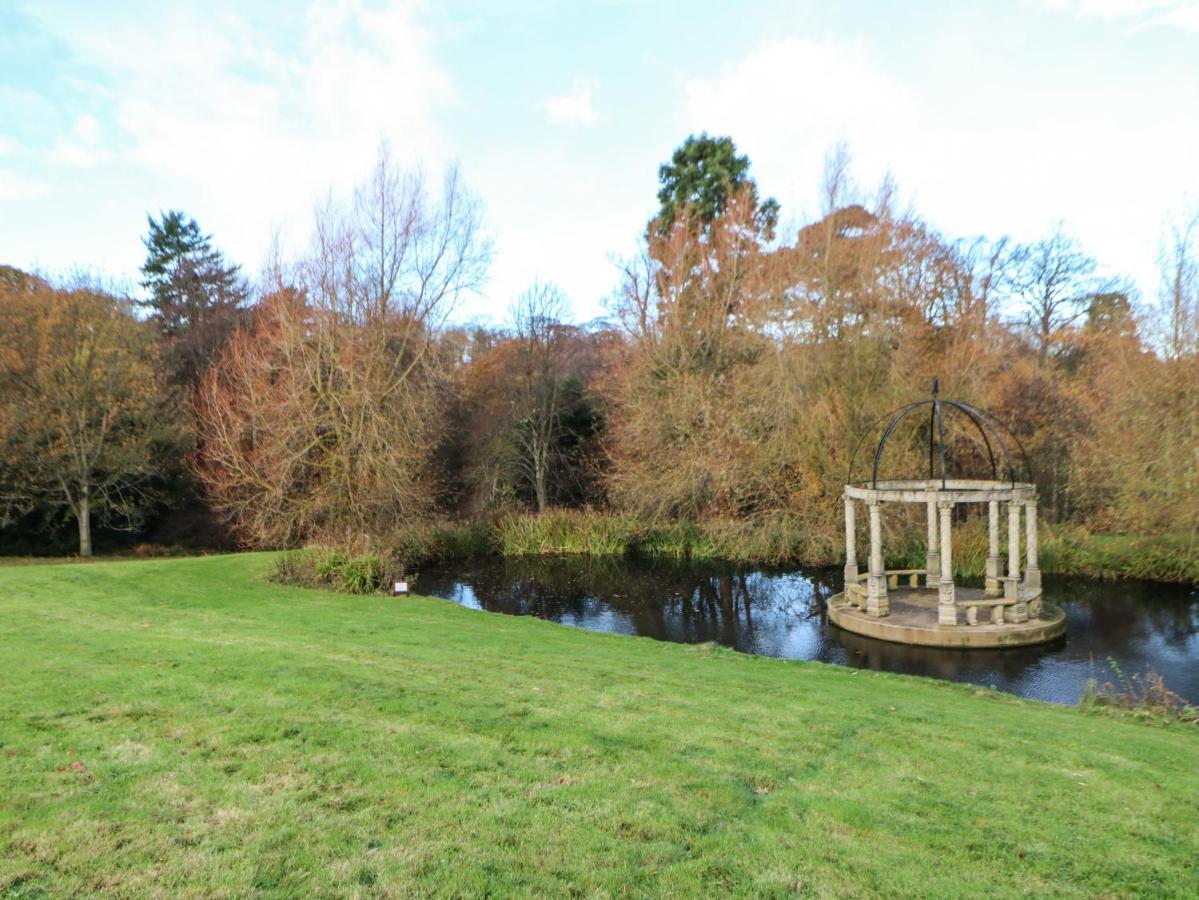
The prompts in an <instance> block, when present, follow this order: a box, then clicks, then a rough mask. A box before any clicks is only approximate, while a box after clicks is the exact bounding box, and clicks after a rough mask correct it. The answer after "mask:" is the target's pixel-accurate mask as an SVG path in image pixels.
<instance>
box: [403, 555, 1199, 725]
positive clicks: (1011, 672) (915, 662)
mask: <svg viewBox="0 0 1199 900" xmlns="http://www.w3.org/2000/svg"><path fill="white" fill-rule="evenodd" d="M416 589H417V590H419V591H420V592H421V593H422V594H432V595H434V596H439V597H445V598H447V599H449V600H453V601H454V602H456V603H460V604H462V605H463V606H469V607H472V608H474V609H485V610H490V611H493V612H502V613H509V614H512V615H531V616H537V617H539V618H542V619H548V620H550V621H552V622H560V623H561V624H563V625H573V626H576V627H579V628H588V629H592V630H594V631H612V632H617V633H619V634H630V635H642V636H645V637H652V638H657V639H658V640H665V641H676V642H680V643H687V644H694V643H703V642H709V641H715V642H716V643H718V644H721V645H723V646H725V647H732V648H734V649H737V650H741V651H743V652H745V653H757V654H761V655H763V656H778V657H784V658H787V659H815V660H820V661H822V662H829V663H836V664H837V665H843V666H855V667H858V668H864V669H877V670H885V671H888V672H906V673H909V674H913V675H928V676H932V677H934V678H945V679H948V680H950V681H963V682H968V683H971V684H978V685H983V686H986V687H996V688H999V689H1000V690H1004V691H1009V692H1011V693H1013V694H1019V695H1020V696H1022V697H1031V698H1035V699H1038V700H1048V701H1051V702H1054V703H1076V702H1077V701H1078V699H1079V697H1080V696H1081V695H1082V692H1083V690H1084V688H1085V686H1086V683H1087V679H1088V678H1096V679H1097V680H1098V681H1099V683H1100V684H1102V683H1103V682H1104V681H1107V680H1114V675H1113V673H1112V669H1111V667H1110V664H1109V662H1108V660H1109V658H1111V659H1114V660H1115V661H1116V663H1117V664H1118V665H1119V666H1120V668H1121V669H1122V670H1123V671H1124V673H1126V674H1127V675H1131V674H1133V673H1145V672H1149V671H1154V672H1157V673H1158V674H1160V675H1162V676H1163V678H1164V679H1165V683H1166V686H1167V687H1169V688H1170V689H1171V690H1173V691H1174V692H1175V693H1177V694H1180V695H1181V696H1182V697H1184V698H1185V699H1186V700H1187V701H1189V702H1191V703H1195V704H1199V592H1196V591H1194V590H1192V589H1190V588H1186V587H1179V586H1176V585H1161V584H1150V583H1144V582H1119V583H1112V582H1097V581H1090V580H1087V579H1078V578H1055V577H1052V576H1047V577H1046V578H1045V597H1046V599H1047V600H1049V601H1050V602H1052V603H1056V604H1057V605H1059V606H1061V607H1063V608H1064V609H1065V610H1066V617H1067V632H1066V637H1065V638H1064V639H1062V640H1060V641H1057V642H1055V643H1052V644H1046V645H1043V646H1039V647H1023V648H1014V649H1009V650H945V649H940V648H928V647H907V646H903V645H899V644H891V643H887V642H884V641H876V640H872V639H870V638H864V637H860V636H858V635H854V634H849V633H848V632H845V631H841V630H840V629H838V628H837V627H835V626H831V625H829V623H828V619H827V618H826V617H825V613H824V601H825V600H826V599H827V598H828V597H829V596H831V595H832V594H834V593H837V592H838V591H839V590H840V589H841V575H840V573H839V572H833V571H830V570H827V569H803V568H761V567H749V566H739V565H736V564H731V563H713V562H685V563H678V562H665V561H656V560H638V559H608V558H603V559H592V558H538V559H502V558H487V559H479V560H468V561H460V562H456V563H452V564H447V565H444V566H440V567H437V568H431V569H426V570H425V571H423V572H422V573H421V574H420V577H419V579H418V582H417V584H416Z"/></svg>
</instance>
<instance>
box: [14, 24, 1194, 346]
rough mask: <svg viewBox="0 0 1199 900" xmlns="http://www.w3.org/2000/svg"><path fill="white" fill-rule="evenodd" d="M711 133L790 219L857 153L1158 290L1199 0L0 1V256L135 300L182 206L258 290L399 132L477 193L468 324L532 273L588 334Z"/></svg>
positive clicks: (495, 313) (935, 200)
mask: <svg viewBox="0 0 1199 900" xmlns="http://www.w3.org/2000/svg"><path fill="white" fill-rule="evenodd" d="M701 131H707V132H709V133H712V134H720V135H725V134H727V135H729V136H731V137H732V138H733V140H734V141H735V142H736V144H737V146H738V148H739V149H740V150H741V151H742V152H744V153H746V154H747V155H748V156H749V158H750V161H751V174H752V175H753V176H754V177H755V178H756V180H757V182H758V185H759V189H760V191H761V193H762V194H763V195H769V196H774V197H776V198H777V199H778V200H779V202H780V203H781V204H782V208H783V220H784V222H785V223H787V224H788V227H791V228H794V227H796V225H797V224H798V223H800V222H803V221H806V220H810V219H811V218H812V217H813V216H814V215H815V213H816V212H817V210H818V209H819V199H818V197H819V184H820V177H821V172H822V166H823V159H824V157H825V155H826V154H827V153H828V152H829V150H830V148H831V147H833V146H835V145H837V144H839V143H843V144H845V145H847V146H848V148H849V150H850V153H851V154H852V157H853V160H854V172H855V176H856V179H857V180H858V181H859V182H860V183H862V184H863V185H867V186H869V185H872V184H876V183H878V182H879V181H880V180H881V179H882V178H883V177H884V175H886V174H888V173H889V174H890V175H891V176H892V177H893V178H894V180H895V181H896V183H897V184H898V187H899V191H900V196H901V198H902V199H903V200H904V201H905V202H907V203H910V204H911V205H912V206H913V207H914V208H915V209H916V210H917V211H918V212H919V213H920V214H921V215H922V216H923V217H924V218H925V219H926V220H927V221H929V222H930V223H931V224H932V225H933V226H935V227H937V228H939V229H941V230H943V231H944V232H946V233H947V234H949V235H951V236H974V235H987V236H989V237H992V238H997V237H999V236H1002V235H1010V236H1011V237H1012V238H1014V239H1015V240H1019V241H1027V240H1033V239H1036V238H1037V237H1039V236H1041V235H1043V234H1045V233H1047V232H1048V231H1050V230H1051V229H1052V228H1053V227H1054V225H1055V223H1057V222H1059V221H1061V222H1063V223H1064V227H1065V228H1066V230H1067V231H1069V232H1070V233H1071V234H1073V235H1074V236H1076V237H1077V238H1078V239H1079V240H1080V241H1081V243H1082V244H1083V246H1084V247H1085V248H1086V250H1087V251H1088V252H1090V253H1092V254H1093V255H1094V256H1096V257H1097V258H1098V259H1099V260H1100V263H1101V265H1102V267H1103V270H1104V272H1105V273H1107V274H1112V275H1125V276H1128V277H1130V278H1131V279H1133V283H1134V284H1135V285H1136V286H1137V288H1138V289H1139V291H1140V293H1141V295H1142V297H1143V299H1145V300H1146V301H1152V300H1153V299H1154V298H1155V297H1156V293H1157V275H1156V265H1155V257H1156V253H1157V248H1158V245H1159V240H1160V237H1161V234H1162V228H1163V222H1164V220H1165V218H1166V217H1167V216H1169V215H1175V214H1178V213H1179V212H1181V211H1182V210H1183V209H1184V208H1185V207H1187V206H1189V205H1191V204H1194V203H1196V202H1199V0H1009V2H998V0H995V2H990V0H978V2H971V3H960V2H950V0H947V2H937V0H928V2H922V0H906V2H893V3H888V2H853V0H849V2H841V3H827V2H805V0H788V2H776V0H741V2H738V3H728V2H712V0H688V2H671V3H666V2H650V0H645V2H634V0H604V2H599V0H506V2H505V0H496V2H485V0H461V2H448V0H447V2H440V3H439V2H420V0H374V2H367V0H312V2H292V3H282V2H280V3H251V2H245V0H243V2H221V0H205V2H187V0H175V2H171V3H162V2H160V0H155V2H144V3H142V2H121V3H116V2H106V0H90V2H76V3H68V2H54V0H37V2H24V0H0V263H7V264H9V265H15V266H18V267H20V268H24V269H36V270H40V271H44V272H48V273H51V274H54V273H64V272H66V271H69V270H72V269H76V268H85V269H88V270H91V271H93V272H96V273H100V274H102V275H104V276H106V277H108V278H110V279H114V280H116V281H118V282H124V283H127V284H129V285H131V286H134V287H136V282H137V280H138V267H139V266H140V264H141V262H142V261H143V259H144V247H143V246H142V244H141V238H142V235H143V234H144V233H145V231H146V215H147V213H155V212H157V211H159V210H165V209H182V210H184V211H185V212H186V213H188V214H189V215H191V216H194V217H195V218H196V219H197V220H198V221H199V223H200V225H201V227H202V228H203V229H204V230H205V231H207V232H211V233H212V234H213V236H214V242H215V243H216V245H217V246H218V247H219V248H220V249H222V250H223V251H224V252H225V253H226V255H227V256H228V257H229V258H230V259H232V260H234V261H236V262H238V263H241V264H242V265H243V266H244V268H245V270H246V271H247V273H249V274H251V275H253V274H254V273H256V272H257V271H258V270H259V269H260V268H261V266H262V263H263V261H264V260H265V258H266V254H267V251H268V248H269V246H270V244H271V241H272V239H273V236H275V235H278V236H279V239H280V240H281V241H282V243H283V245H284V247H290V248H293V249H294V248H300V247H302V246H303V244H304V243H305V241H306V239H307V235H308V228H309V226H310V223H311V219H312V211H313V209H314V207H315V206H316V205H317V204H318V203H319V202H321V201H322V200H323V199H324V198H326V197H327V196H329V194H330V193H332V194H334V195H339V194H343V193H345V192H347V191H348V190H350V188H351V187H352V185H353V184H355V183H357V182H359V181H361V180H362V179H363V178H364V177H366V175H367V173H368V170H369V167H370V163H371V161H372V160H373V159H374V158H375V155H376V153H377V150H378V147H379V144H380V142H381V141H386V142H387V143H388V144H389V146H390V148H391V151H392V154H393V156H394V157H396V158H398V159H400V160H403V161H405V162H406V163H408V164H411V165H421V166H423V167H424V168H425V169H426V170H427V171H429V172H430V173H436V172H437V171H438V170H439V169H440V168H441V167H443V166H444V165H446V164H447V163H448V162H451V161H457V162H458V163H460V165H461V167H462V170H463V174H464V176H465V178H466V180H467V182H468V183H469V184H470V185H471V187H472V188H473V189H474V190H475V191H476V192H477V193H478V194H479V195H480V197H481V198H482V201H483V203H484V207H485V220H486V227H487V230H488V232H489V234H490V235H491V236H492V238H493V240H494V244H495V259H494V262H493V264H492V267H491V272H490V277H489V279H488V281H487V283H486V285H485V286H484V288H483V289H482V291H481V292H480V293H479V294H478V295H477V296H471V297H469V298H466V299H465V300H464V301H463V303H462V304H461V306H460V308H459V310H458V312H457V317H458V318H459V319H460V320H465V319H467V318H473V319H482V320H485V321H488V320H489V321H492V322H496V323H499V322H502V321H503V320H504V318H505V315H506V311H507V310H508V308H509V306H510V304H511V302H512V300H513V299H514V298H515V297H516V296H517V295H518V294H519V293H520V292H521V291H522V290H523V289H524V288H526V287H527V286H528V285H529V284H530V283H531V282H532V281H533V280H534V279H537V280H540V281H543V282H545V281H551V282H555V283H557V284H558V285H559V286H560V287H562V288H563V290H564V291H565V292H566V294H567V296H568V298H569V300H570V303H571V306H572V309H573V313H574V317H575V318H576V319H577V320H579V321H587V320H590V319H592V318H594V317H597V316H600V315H602V314H603V313H604V311H605V308H606V307H605V304H606V300H607V298H608V297H610V295H611V294H612V292H613V290H614V289H615V287H616V284H617V281H618V274H617V270H616V266H615V261H616V260H618V259H619V258H621V257H623V256H628V255H630V254H632V253H633V252H634V251H635V249H636V244H637V240H638V237H639V235H640V234H641V233H642V231H643V229H644V226H645V223H646V221H647V220H648V219H649V218H650V217H651V216H652V215H653V213H654V211H655V208H656V201H655V194H656V191H657V170H658V166H659V165H660V164H661V163H662V162H663V161H664V160H666V159H667V158H668V157H669V156H670V154H671V152H672V151H673V150H674V148H675V147H677V146H678V145H679V144H680V143H681V142H682V141H683V140H684V139H685V138H686V137H687V136H688V135H689V134H692V133H698V132H701Z"/></svg>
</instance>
